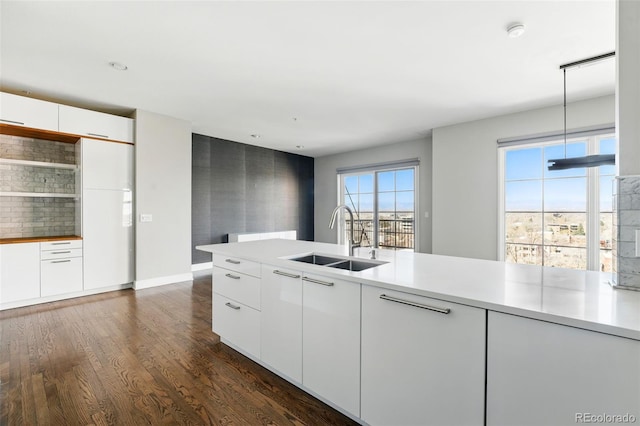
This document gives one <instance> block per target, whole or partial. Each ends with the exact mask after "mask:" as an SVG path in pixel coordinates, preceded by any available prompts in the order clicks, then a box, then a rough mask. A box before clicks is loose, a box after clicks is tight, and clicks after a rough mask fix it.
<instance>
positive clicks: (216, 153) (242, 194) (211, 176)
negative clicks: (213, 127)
mask: <svg viewBox="0 0 640 426" xmlns="http://www.w3.org/2000/svg"><path fill="white" fill-rule="evenodd" d="M192 153H193V154H192V155H193V163H192V164H193V167H192V201H191V203H192V210H191V211H192V221H191V223H192V244H193V246H194V247H195V246H197V245H200V244H215V243H224V242H227V241H228V234H229V233H236V232H237V233H241V232H274V231H286V230H296V231H297V232H298V238H299V239H302V240H313V173H314V172H313V167H314V164H313V158H311V157H305V156H302V155H295V154H289V153H285V152H280V151H274V150H271V149H266V148H260V147H255V146H251V145H245V144H241V143H237V142H231V141H227V140H222V139H217V138H212V137H208V136H203V135H198V134H194V135H193V146H192ZM210 261H211V255H210V254H208V253H203V252H200V251H198V250H195V249H193V251H192V263H194V264H196V263H203V262H210Z"/></svg>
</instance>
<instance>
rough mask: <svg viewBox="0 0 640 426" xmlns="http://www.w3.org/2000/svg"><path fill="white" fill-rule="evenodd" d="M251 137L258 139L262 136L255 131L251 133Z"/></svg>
mask: <svg viewBox="0 0 640 426" xmlns="http://www.w3.org/2000/svg"><path fill="white" fill-rule="evenodd" d="M251 137H252V138H254V139H258V138H259V137H260V135H259V134H257V133H254V134H252V135H251Z"/></svg>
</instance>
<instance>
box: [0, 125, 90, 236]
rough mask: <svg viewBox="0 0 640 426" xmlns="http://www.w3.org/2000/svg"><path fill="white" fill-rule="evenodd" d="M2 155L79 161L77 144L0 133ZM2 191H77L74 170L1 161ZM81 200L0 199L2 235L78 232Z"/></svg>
mask: <svg viewBox="0 0 640 426" xmlns="http://www.w3.org/2000/svg"><path fill="white" fill-rule="evenodd" d="M0 158H5V159H12V160H28V161H41V162H48V163H62V164H76V146H75V145H74V144H68V143H62V142H55V141H47V140H40V139H32V138H25V137H20V136H10V135H0ZM0 192H37V193H56V194H75V193H76V175H75V172H74V171H73V170H68V169H56V168H50V167H39V166H23V165H16V164H0ZM78 212H79V202H77V201H76V200H75V199H73V198H49V197H46V198H39V197H13V196H3V197H1V198H0V238H20V237H47V236H60V235H75V234H76V233H77V229H78V226H77V224H76V220H77V219H78V217H79V216H78Z"/></svg>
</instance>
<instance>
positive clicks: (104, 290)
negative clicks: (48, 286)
mask: <svg viewBox="0 0 640 426" xmlns="http://www.w3.org/2000/svg"><path fill="white" fill-rule="evenodd" d="M131 286H132V283H127V284H120V285H112V286H108V287H101V288H94V289H90V290H83V291H76V292H74V293H67V294H58V295H55V296H46V297H38V298H35V299H28V300H18V301H17V302H8V303H0V311H3V310H5V309H14V308H22V307H24V306H31V305H38V304H40V303H49V302H57V301H59V300H66V299H73V298H76V297H84V296H91V295H94V294H99V293H107V292H109V291H116V290H124V289H127V288H131Z"/></svg>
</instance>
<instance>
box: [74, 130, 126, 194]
mask: <svg viewBox="0 0 640 426" xmlns="http://www.w3.org/2000/svg"><path fill="white" fill-rule="evenodd" d="M133 149H134V148H133V146H132V145H128V144H121V143H109V142H105V141H100V140H95V139H86V138H83V139H82V186H83V188H84V189H113V190H127V191H130V190H132V189H133Z"/></svg>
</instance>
